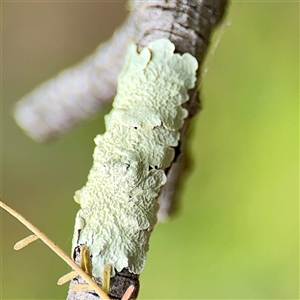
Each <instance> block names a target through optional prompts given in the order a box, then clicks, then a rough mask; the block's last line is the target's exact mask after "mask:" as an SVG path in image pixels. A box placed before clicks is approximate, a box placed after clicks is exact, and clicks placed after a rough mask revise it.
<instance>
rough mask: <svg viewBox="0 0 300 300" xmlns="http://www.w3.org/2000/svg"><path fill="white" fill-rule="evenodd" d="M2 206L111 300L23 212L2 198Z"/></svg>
mask: <svg viewBox="0 0 300 300" xmlns="http://www.w3.org/2000/svg"><path fill="white" fill-rule="evenodd" d="M0 207H2V208H3V209H5V210H6V211H7V212H8V213H10V214H11V215H12V216H14V217H15V218H16V219H18V220H19V221H20V222H21V223H22V224H24V225H25V226H26V227H27V228H28V229H29V230H30V231H32V232H33V233H34V234H35V235H36V236H38V237H39V238H40V239H41V240H42V241H43V242H44V243H45V244H46V245H47V246H48V247H49V248H50V249H51V250H53V251H54V252H55V253H56V254H57V255H58V256H59V257H60V258H62V259H63V260H64V261H65V262H66V263H67V264H68V265H69V266H70V267H71V268H73V269H74V270H75V271H76V272H77V273H78V275H80V276H81V277H82V278H83V279H84V280H85V281H86V282H87V283H88V284H89V285H90V286H91V287H92V288H93V289H94V290H95V292H96V293H97V294H98V295H99V296H100V297H101V298H102V299H104V300H110V298H109V297H108V296H107V294H106V293H104V292H103V291H102V289H101V288H100V287H99V286H98V285H97V284H96V283H95V282H94V281H93V279H92V278H91V277H90V276H88V275H87V274H86V273H85V272H84V271H83V270H82V269H81V268H80V267H79V266H77V265H76V263H75V262H74V261H73V260H72V259H71V258H70V257H69V256H68V255H67V254H66V253H65V252H64V251H63V250H62V249H61V248H59V247H58V246H57V245H56V244H55V243H54V242H53V241H52V240H51V239H49V238H48V237H47V236H46V235H45V234H44V233H43V232H41V231H40V230H39V229H38V228H37V227H35V226H34V225H33V224H32V223H30V222H29V221H27V220H26V219H25V218H24V217H23V216H22V215H21V214H19V213H18V212H16V211H15V210H14V209H12V208H11V207H9V206H8V205H7V204H5V203H4V202H3V201H2V200H0Z"/></svg>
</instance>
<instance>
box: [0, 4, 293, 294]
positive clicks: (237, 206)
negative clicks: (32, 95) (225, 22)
mask: <svg viewBox="0 0 300 300" xmlns="http://www.w3.org/2000/svg"><path fill="white" fill-rule="evenodd" d="M229 12H230V13H229V20H230V21H231V22H232V25H231V26H227V28H226V30H225V33H224V35H223V37H222V40H221V42H220V45H219V47H218V49H217V52H216V54H215V55H214V56H213V59H212V62H211V64H210V67H209V72H208V74H207V76H206V78H205V82H204V84H203V88H202V99H203V110H202V111H201V113H200V114H199V115H198V116H197V117H196V118H195V120H194V121H193V126H192V134H191V141H190V149H189V152H190V155H191V157H192V158H193V168H192V170H191V172H190V174H189V177H188V178H187V180H186V181H185V182H184V185H183V189H182V194H181V207H180V211H179V213H178V214H177V216H176V217H175V218H174V219H172V220H171V221H170V222H169V223H167V224H159V225H157V226H156V228H155V230H154V233H153V236H152V238H151V240H150V251H149V255H148V260H147V263H146V267H145V270H144V272H143V273H142V275H141V292H140V299H298V298H299V260H298V258H299V251H298V245H299V243H298V242H299V231H298V230H299V218H298V213H299V209H298V196H299V194H298V187H299V177H298V176H299V174H298V171H299V169H298V168H299V160H298V137H299V135H298V113H299V107H298V99H299V3H298V2H283V1H281V2H278V1H277V2H275V1H273V2H272V1H269V2H268V1H261V2H260V1H256V2H246V1H245V2H244V3H241V2H232V3H231V6H230V9H229ZM125 15H126V9H125V4H124V1H117V2H116V1H114V2H113V1H111V2H102V1H99V2H71V1H70V2H54V1H53V2H51V1H50V2H43V1H40V2H9V1H8V2H2V146H1V150H2V191H1V192H2V197H3V199H4V200H5V201H6V202H7V203H9V204H10V205H11V206H12V207H14V208H16V209H17V210H18V211H20V212H21V213H22V214H24V215H25V216H26V217H27V218H28V219H29V220H31V221H32V222H33V223H34V224H35V225H37V226H38V227H39V228H40V229H41V230H43V231H44V232H45V233H46V234H47V235H49V236H50V237H51V238H52V239H53V240H54V241H55V242H56V243H57V244H58V245H60V246H61V247H62V248H63V249H64V250H65V251H67V252H68V253H70V247H71V235H72V230H73V222H74V216H75V214H76V212H77V210H78V206H77V204H76V203H75V202H74V201H73V194H74V191H75V190H77V189H79V188H81V187H82V186H83V185H84V183H85V182H86V177H87V174H88V171H89V169H90V167H91V164H92V151H93V148H94V143H93V138H94V137H95V136H96V134H97V133H102V132H103V131H104V126H103V114H101V115H98V116H97V118H95V119H94V120H91V121H90V122H89V123H87V124H84V125H83V126H81V127H79V128H77V129H76V130H74V131H73V132H72V133H70V134H69V135H68V136H66V137H64V138H62V139H61V140H59V141H57V142H54V143H51V144H46V145H41V144H36V143H35V142H33V141H32V140H30V139H29V138H27V137H26V136H25V135H24V134H23V132H21V130H20V129H19V128H18V127H17V125H16V124H15V123H14V120H13V119H12V117H11V111H12V108H13V105H14V103H15V102H16V101H17V100H18V99H19V98H20V97H22V96H23V95H24V94H25V93H27V92H28V91H30V90H31V89H32V88H33V87H34V86H35V85H36V84H38V83H40V82H41V81H43V80H45V79H47V78H49V77H51V76H53V75H54V74H56V73H57V72H58V71H60V70H61V69H63V68H65V67H68V66H71V65H72V64H74V63H76V62H77V61H79V60H80V59H81V58H83V57H84V56H86V55H88V54H89V53H91V52H92V51H93V50H94V49H95V48H96V46H97V45H98V44H99V43H100V42H102V41H104V40H106V39H107V38H108V37H109V36H110V35H111V34H112V32H113V30H114V29H115V28H116V27H117V26H118V25H119V24H121V23H122V21H123V20H124V18H125ZM215 38H216V35H214V39H215ZM99 84H101V83H99ZM108 111H109V108H107V109H106V111H105V112H104V113H107V112H108ZM28 233H29V232H28V230H27V229H26V228H24V227H23V226H22V225H21V224H20V223H18V222H17V221H16V220H15V219H13V218H12V217H11V216H9V215H8V214H7V213H4V212H3V213H2V215H1V286H0V290H1V292H0V295H1V299H64V298H65V296H66V293H67V288H68V287H67V286H63V287H58V286H56V281H57V279H58V278H59V277H60V276H61V275H63V274H64V273H66V272H68V270H69V267H68V266H67V265H66V264H65V263H64V262H63V261H61V260H60V259H59V258H58V257H56V255H55V254H53V253H52V252H51V251H50V250H49V249H48V248H47V247H46V246H45V245H44V244H43V243H42V242H36V243H34V244H32V245H30V247H27V248H25V249H23V250H22V251H21V252H15V251H14V250H13V248H12V247H13V244H14V243H15V242H16V241H18V240H19V239H21V238H23V237H25V236H26V235H27V234H28Z"/></svg>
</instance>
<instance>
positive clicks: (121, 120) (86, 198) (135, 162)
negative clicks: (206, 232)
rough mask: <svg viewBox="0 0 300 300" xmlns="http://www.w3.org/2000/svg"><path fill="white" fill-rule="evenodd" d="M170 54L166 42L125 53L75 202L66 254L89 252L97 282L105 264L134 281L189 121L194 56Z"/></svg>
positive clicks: (140, 266) (172, 51)
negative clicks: (85, 179)
mask: <svg viewBox="0 0 300 300" xmlns="http://www.w3.org/2000/svg"><path fill="white" fill-rule="evenodd" d="M174 49H175V47H174V45H173V44H172V43H171V42H170V41H169V40H167V39H160V40H157V41H155V42H152V43H150V44H149V45H148V47H146V48H144V49H143V50H142V51H141V52H140V53H137V48H136V46H135V45H130V46H129V49H128V54H127V57H126V62H125V66H124V69H123V71H122V72H121V73H120V75H119V80H118V92H117V95H116V97H115V100H114V103H113V110H112V111H111V112H110V114H109V115H107V116H106V118H105V122H106V129H107V131H106V132H105V133H104V134H103V135H98V136H97V137H96V138H95V143H96V148H95V151H94V164H93V166H92V169H91V171H90V173H89V176H88V182H87V183H86V185H85V186H84V187H83V188H82V189H81V190H79V191H77V192H76V194H75V201H76V202H77V203H79V204H80V206H81V209H80V210H79V212H78V213H77V216H76V222H75V232H74V236H73V250H74V248H75V247H76V246H77V245H82V244H85V245H87V246H88V247H89V250H90V253H91V255H92V267H93V275H94V276H97V277H99V276H101V272H102V269H103V267H104V265H106V264H110V265H111V266H112V267H113V270H114V268H115V269H116V270H117V271H121V270H122V269H123V268H127V269H128V270H129V271H130V272H132V273H135V274H140V273H141V271H142V269H143V267H144V264H145V259H146V253H147V251H148V241H149V237H150V232H151V230H152V228H153V226H154V225H155V223H156V213H157V210H158V204H157V196H158V194H159V192H160V189H161V187H162V185H164V184H165V182H166V175H165V172H164V170H165V169H166V168H168V167H169V166H170V164H171V163H172V160H173V159H174V149H173V147H176V146H177V145H178V142H179V138H180V136H179V132H178V130H179V129H180V128H181V126H182V125H183V122H184V118H185V117H186V116H187V115H188V112H187V111H186V109H184V108H183V107H182V106H181V105H182V104H183V103H184V102H186V101H187V100H188V93H187V91H188V89H191V88H193V87H194V86H195V81H196V69H197V67H198V63H197V60H196V59H195V58H194V57H193V56H191V55H190V54H184V55H182V56H181V55H179V54H174Z"/></svg>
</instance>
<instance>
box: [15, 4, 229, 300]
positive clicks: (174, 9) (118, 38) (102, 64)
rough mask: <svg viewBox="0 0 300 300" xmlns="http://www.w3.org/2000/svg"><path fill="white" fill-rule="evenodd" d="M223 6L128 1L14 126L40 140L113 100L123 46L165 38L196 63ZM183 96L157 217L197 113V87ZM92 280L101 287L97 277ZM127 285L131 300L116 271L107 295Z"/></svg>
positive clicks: (28, 101)
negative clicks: (114, 23)
mask: <svg viewBox="0 0 300 300" xmlns="http://www.w3.org/2000/svg"><path fill="white" fill-rule="evenodd" d="M226 4H227V1H226V0H215V1H212V0H203V1H200V0H198V1H196V0H193V1H185V0H173V1H138V0H136V1H132V2H131V13H130V15H129V16H128V18H127V21H126V22H125V24H124V25H123V27H121V28H120V29H119V30H118V31H117V32H116V33H115V35H114V37H113V38H112V39H111V40H110V41H109V42H107V43H105V44H104V45H103V46H100V47H99V48H98V49H97V50H96V52H95V54H93V55H92V56H91V57H89V58H87V59H86V60H85V61H84V62H83V63H81V64H80V65H78V66H76V67H73V68H72V69H69V70H67V71H65V72H63V73H61V74H60V75H59V76H58V77H57V78H56V79H52V80H50V81H49V82H47V83H45V84H43V85H42V86H40V87H39V88H38V89H37V90H36V91H34V92H32V93H31V94H29V95H27V96H25V97H24V98H23V99H22V100H21V101H20V102H19V103H18V104H17V107H16V111H15V117H16V119H17V122H18V123H19V124H20V126H21V127H23V129H25V130H26V131H27V133H28V134H29V135H31V136H32V137H33V138H35V139H37V140H40V141H44V140H47V139H50V138H55V137H57V136H59V135H61V134H64V133H66V132H67V131H69V130H70V129H71V128H72V127H73V126H74V125H76V124H79V123H80V122H82V121H83V120H86V119H87V118H89V117H91V115H92V114H94V113H95V112H96V111H97V110H99V109H100V108H101V107H102V106H103V103H105V102H108V101H109V100H110V99H111V98H112V97H113V96H114V94H115V91H116V80H117V75H118V73H119V71H120V69H121V67H122V64H123V61H124V56H125V52H126V51H125V48H126V45H127V44H128V43H129V42H131V41H134V42H135V43H136V44H137V45H138V49H139V50H141V49H142V48H143V47H145V46H147V45H148V44H149V43H150V42H152V41H155V40H157V39H160V38H167V39H169V40H170V41H171V42H172V43H174V44H175V51H176V52H178V53H180V54H182V53H190V54H192V55H193V56H195V57H196V58H197V60H198V63H199V65H201V62H202V61H203V57H204V55H205V53H206V50H207V47H208V41H209V37H210V34H211V31H212V29H213V28H214V27H215V25H216V24H217V23H218V22H220V20H221V19H222V16H223V15H224V11H225V7H226ZM100 84H101V87H100ZM99 87H100V88H99ZM189 95H190V100H189V102H187V103H186V104H185V105H184V107H185V108H186V109H187V110H188V112H189V117H188V118H187V119H186V121H185V124H184V126H183V128H182V129H181V131H180V134H181V141H180V145H179V146H178V147H177V148H176V149H175V153H176V156H175V159H174V161H173V163H172V165H171V166H170V167H169V168H168V169H167V170H165V173H166V174H167V176H168V179H167V183H166V185H165V186H164V187H163V189H162V191H161V194H160V197H159V202H160V206H161V209H160V211H159V218H160V219H166V218H167V217H168V215H169V212H170V211H171V210H172V209H173V203H174V201H173V200H174V197H175V191H176V190H177V185H178V183H179V180H180V175H181V174H182V173H183V171H184V169H185V168H186V159H185V157H184V154H183V150H184V148H185V143H186V136H187V132H188V124H189V119H190V118H191V117H192V116H193V115H194V114H195V113H196V112H197V111H198V106H199V105H198V91H197V89H194V90H191V91H190V92H189ZM77 250H78V251H77V252H75V253H74V260H75V261H78V260H79V258H80V250H81V249H80V247H79V248H78V249H77ZM94 280H95V281H96V282H97V283H98V284H101V278H100V277H97V278H94ZM82 282H83V280H82V279H81V278H76V279H74V280H73V281H72V283H73V284H79V283H82ZM130 285H134V286H135V290H134V294H133V295H132V296H131V297H132V298H135V297H137V293H138V287H139V281H138V275H135V274H132V273H130V272H129V271H128V270H127V269H123V270H122V271H121V272H117V273H116V275H115V276H114V277H113V278H112V279H111V289H110V297H111V298H112V299H121V298H122V296H123V295H124V293H125V291H126V289H127V288H128V287H129V286H130ZM68 299H69V300H71V299H99V297H98V295H96V294H94V293H90V292H86V291H79V292H77V291H76V292H75V291H73V290H71V289H70V290H69V294H68Z"/></svg>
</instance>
